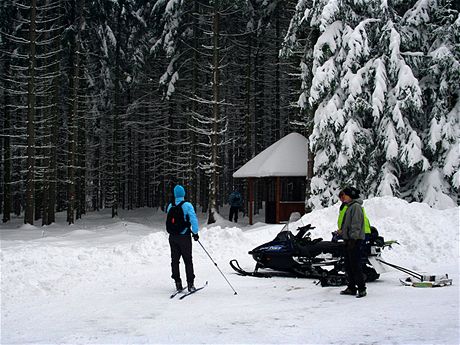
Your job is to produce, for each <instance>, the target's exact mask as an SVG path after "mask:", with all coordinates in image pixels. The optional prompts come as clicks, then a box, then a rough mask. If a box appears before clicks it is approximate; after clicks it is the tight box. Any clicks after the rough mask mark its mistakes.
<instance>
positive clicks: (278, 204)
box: [275, 176, 281, 224]
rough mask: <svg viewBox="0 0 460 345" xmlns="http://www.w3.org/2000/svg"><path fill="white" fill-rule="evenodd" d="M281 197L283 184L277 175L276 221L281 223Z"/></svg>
mask: <svg viewBox="0 0 460 345" xmlns="http://www.w3.org/2000/svg"><path fill="white" fill-rule="evenodd" d="M280 199H281V185H280V177H279V176H277V177H276V186H275V209H276V211H275V212H276V213H275V223H276V224H279V222H280Z"/></svg>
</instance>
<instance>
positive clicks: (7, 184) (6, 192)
mask: <svg viewBox="0 0 460 345" xmlns="http://www.w3.org/2000/svg"><path fill="white" fill-rule="evenodd" d="M8 70H9V63H8V62H7V63H6V64H5V71H4V72H5V74H6V71H8ZM5 84H6V85H5V93H4V104H3V113H4V114H5V120H4V122H3V125H4V131H3V134H4V137H3V164H4V166H3V186H4V187H3V188H4V189H3V219H2V221H3V223H6V222H8V221H10V220H11V139H10V135H11V122H10V120H11V115H10V112H9V109H8V102H9V94H8V83H7V82H6V81H5Z"/></svg>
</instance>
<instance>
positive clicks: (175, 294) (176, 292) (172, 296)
mask: <svg viewBox="0 0 460 345" xmlns="http://www.w3.org/2000/svg"><path fill="white" fill-rule="evenodd" d="M185 289H186V288H182V289H180V290H176V291H175V292H174V293H173V294H172V295H171V296H169V298H174V297H176V296H177V295H178V294H180V293H181V292H183V291H184V290H185Z"/></svg>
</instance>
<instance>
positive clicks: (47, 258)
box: [0, 198, 460, 344]
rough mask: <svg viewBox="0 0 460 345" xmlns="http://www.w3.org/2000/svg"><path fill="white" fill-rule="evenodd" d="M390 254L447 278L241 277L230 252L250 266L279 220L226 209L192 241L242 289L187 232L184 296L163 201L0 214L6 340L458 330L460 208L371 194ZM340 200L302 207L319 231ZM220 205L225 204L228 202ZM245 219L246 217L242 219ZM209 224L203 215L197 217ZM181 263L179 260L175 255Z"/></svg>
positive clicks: (428, 337)
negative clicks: (345, 292) (355, 290)
mask: <svg viewBox="0 0 460 345" xmlns="http://www.w3.org/2000/svg"><path fill="white" fill-rule="evenodd" d="M365 207H366V212H367V214H368V216H369V218H370V220H371V223H372V224H373V225H375V226H376V227H377V228H378V229H379V231H380V233H381V235H383V236H384V237H385V239H387V240H388V239H397V240H398V241H399V242H400V244H401V245H399V246H397V245H396V246H394V248H393V249H392V250H385V252H384V258H385V259H386V260H387V261H389V262H392V263H395V264H399V265H402V266H405V267H408V268H410V269H413V270H416V271H419V272H426V273H430V274H444V273H448V274H449V276H450V277H451V278H453V282H454V285H453V286H449V287H444V288H433V289H430V288H425V289H424V288H413V287H404V286H402V285H401V284H400V283H399V278H401V277H405V275H404V274H403V273H402V272H399V271H395V270H392V271H389V272H387V273H384V274H383V275H382V276H381V278H380V279H379V280H378V281H376V282H374V283H369V284H368V296H367V297H366V298H362V299H356V298H353V297H350V296H341V295H339V291H340V290H341V288H340V287H326V288H322V287H320V286H318V285H315V284H314V281H313V280H311V279H294V278H271V279H261V278H252V277H241V276H237V275H236V274H234V272H233V271H232V269H231V268H230V266H229V265H228V262H229V260H230V259H233V258H237V259H238V260H239V262H240V264H241V266H242V267H247V268H252V267H253V264H254V262H253V260H252V258H251V257H250V256H249V255H248V254H247V252H248V250H250V249H252V248H253V247H255V246H257V245H259V244H262V243H264V242H266V241H268V240H271V239H272V238H273V237H274V236H275V235H276V233H277V232H278V231H279V230H280V229H281V228H282V225H266V224H263V223H257V224H256V225H253V226H248V225H247V220H246V219H243V222H242V224H238V227H235V225H234V224H231V223H229V222H227V221H225V220H223V219H220V220H219V221H218V223H217V224H215V225H214V226H212V227H207V228H202V231H201V233H200V241H201V242H202V244H203V245H204V246H205V247H206V249H207V250H208V252H209V253H210V254H211V256H212V257H213V258H214V260H215V261H216V262H217V264H218V265H219V267H220V268H221V270H222V271H223V272H224V273H225V274H226V276H227V278H228V279H229V281H230V282H231V284H232V285H233V286H234V287H235V289H236V290H237V291H238V295H236V296H235V295H233V291H232V290H231V288H230V287H229V286H228V285H227V283H226V282H225V280H224V279H223V277H222V276H221V275H220V273H219V272H218V270H217V269H216V267H215V266H214V264H213V263H212V262H211V261H210V260H209V258H208V257H207V255H206V254H205V253H204V252H203V250H202V248H201V247H200V246H199V245H196V243H195V245H194V249H193V254H194V263H195V271H196V272H195V273H196V276H197V278H196V285H201V284H202V283H204V282H205V281H209V286H208V287H207V288H206V289H205V290H203V291H200V292H198V293H197V294H195V295H193V296H190V297H188V298H186V299H184V300H179V299H173V300H171V299H169V295H170V293H171V292H172V291H173V281H172V280H171V279H170V259H169V246H168V241H167V234H166V233H165V231H164V225H163V224H164V219H165V216H164V214H162V213H161V211H158V212H155V211H154V210H152V209H141V210H135V211H130V212H124V213H123V214H122V216H121V217H120V218H119V219H114V220H113V219H111V218H110V214H109V213H108V212H107V213H106V212H102V213H92V214H89V215H86V216H85V218H84V219H83V220H80V221H78V222H77V224H76V225H74V226H71V227H68V226H66V225H64V224H65V223H64V219H61V220H60V221H58V223H57V224H55V225H52V226H49V227H46V228H45V231H44V232H43V228H41V227H32V226H24V225H21V219H16V220H14V221H13V222H12V223H11V224H8V225H4V224H2V225H0V234H1V343H2V344H127V343H129V344H134V343H142V344H147V343H148V344H154V343H155V344H156V343H187V344H188V343H239V344H240V343H245V344H255V343H264V344H267V343H273V344H275V343H276V344H279V343H291V344H292V343H295V344H300V343H301V344H326V343H327V344H331V343H334V344H358V343H361V344H458V343H460V336H459V327H460V326H459V289H458V286H459V208H453V209H448V210H435V209H431V208H429V207H428V206H427V205H425V204H418V203H412V204H409V203H407V202H405V201H402V200H400V199H396V198H375V199H371V200H367V201H366V202H365ZM337 213H338V207H337V206H335V207H331V208H327V209H323V210H319V211H315V212H313V213H311V214H309V215H307V216H304V218H303V219H302V221H303V222H304V223H312V224H313V225H315V226H316V229H315V232H314V234H313V237H323V238H325V239H329V238H330V232H331V231H333V230H335V223H336V218H337ZM222 214H227V213H226V212H225V211H223V212H222ZM245 221H246V224H245ZM201 224H204V216H203V217H202V218H201ZM182 271H183V267H182Z"/></svg>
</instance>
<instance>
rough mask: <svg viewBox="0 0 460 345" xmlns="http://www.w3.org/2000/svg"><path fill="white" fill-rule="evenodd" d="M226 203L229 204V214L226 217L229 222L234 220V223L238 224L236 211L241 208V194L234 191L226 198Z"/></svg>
mask: <svg viewBox="0 0 460 345" xmlns="http://www.w3.org/2000/svg"><path fill="white" fill-rule="evenodd" d="M228 203H229V204H230V214H229V216H228V220H229V221H231V222H232V221H233V220H235V223H236V222H238V211H239V210H240V208H241V207H242V206H243V199H242V198H241V194H240V193H239V192H238V191H237V190H234V191H233V192H232V193H231V194H230V196H229V197H228Z"/></svg>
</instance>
